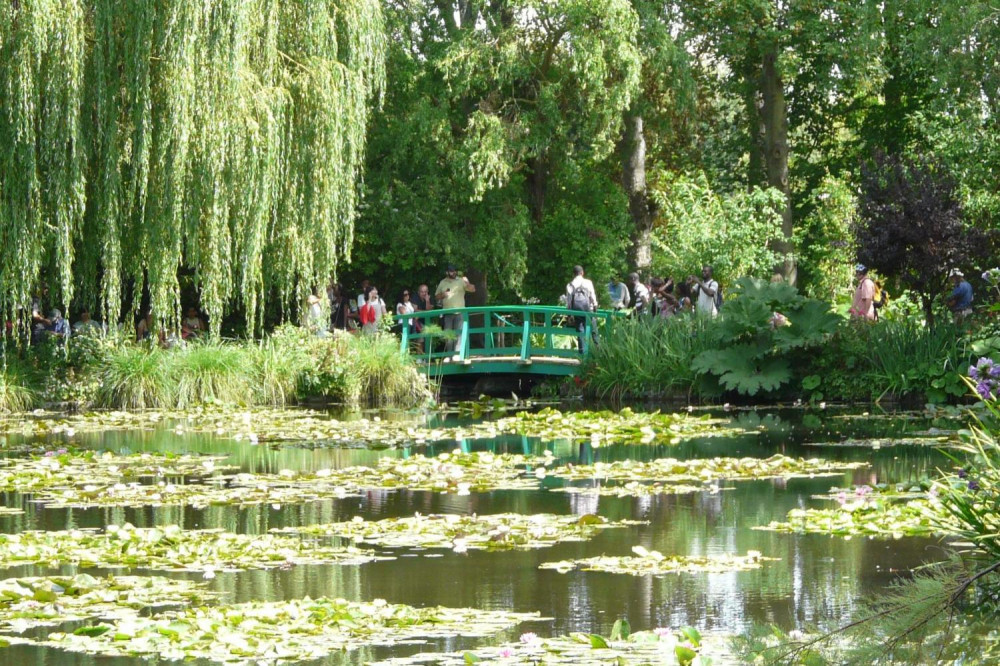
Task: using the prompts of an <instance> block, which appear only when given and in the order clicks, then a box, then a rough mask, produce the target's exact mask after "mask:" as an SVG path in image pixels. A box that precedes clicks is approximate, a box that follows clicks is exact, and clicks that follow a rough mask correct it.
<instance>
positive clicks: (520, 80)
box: [358, 0, 639, 293]
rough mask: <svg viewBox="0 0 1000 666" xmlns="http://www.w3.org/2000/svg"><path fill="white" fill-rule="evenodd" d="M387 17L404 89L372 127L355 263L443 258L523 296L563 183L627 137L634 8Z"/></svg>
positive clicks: (405, 1)
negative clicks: (533, 238)
mask: <svg viewBox="0 0 1000 666" xmlns="http://www.w3.org/2000/svg"><path fill="white" fill-rule="evenodd" d="M388 11H389V17H390V22H391V25H392V31H393V33H392V34H393V38H392V43H393V47H392V50H391V55H390V65H389V67H390V75H391V76H392V77H393V80H394V81H395V85H394V86H392V88H391V89H390V90H389V98H388V99H387V103H386V111H385V114H384V115H383V116H381V117H380V119H378V120H376V123H375V125H374V127H373V137H372V142H373V143H372V145H373V150H372V152H371V153H370V160H369V165H370V168H369V174H370V175H369V177H368V188H369V191H370V192H372V194H373V196H372V197H371V198H370V199H369V202H368V207H367V209H366V212H365V216H364V230H363V231H362V238H360V239H359V241H360V246H359V261H358V264H359V265H360V267H361V270H364V271H368V272H372V273H375V274H378V275H381V276H384V277H387V278H389V279H392V276H393V274H394V273H395V274H398V273H399V268H398V267H399V266H400V265H403V266H405V265H413V266H414V268H415V269H416V270H418V271H420V270H421V267H422V266H426V265H427V264H431V265H433V266H437V267H439V266H440V264H441V263H442V262H443V261H444V260H445V258H448V259H451V260H455V261H458V262H459V263H463V264H466V265H468V266H470V267H474V268H478V269H479V270H480V271H481V273H482V275H476V276H474V277H478V278H480V280H481V284H480V287H484V286H487V285H486V284H485V283H486V282H487V277H488V278H489V280H490V281H492V284H493V285H494V286H495V287H497V288H500V289H502V290H507V291H509V292H515V291H517V290H518V289H519V288H520V285H521V284H522V280H523V277H524V274H525V271H526V270H527V263H526V257H525V255H526V253H527V252H528V239H529V237H530V235H531V233H532V232H533V230H535V229H538V228H540V227H541V226H542V225H544V224H546V223H547V221H548V219H549V218H548V216H549V213H550V212H552V211H551V202H552V200H553V198H554V197H557V195H558V193H559V192H558V190H557V188H558V187H560V186H559V184H558V182H559V179H560V178H561V177H563V176H567V175H569V176H572V174H573V173H575V172H577V171H578V170H580V169H588V168H592V167H593V166H594V165H598V164H600V163H601V161H602V160H603V159H605V158H606V157H607V156H608V155H610V154H611V152H612V151H613V148H614V146H615V142H616V141H617V139H618V137H619V135H620V131H621V122H622V116H623V115H624V111H625V109H626V108H627V107H628V105H629V103H630V101H631V98H632V95H633V94H634V91H635V89H636V86H637V85H638V77H639V54H638V51H637V49H636V46H635V40H636V31H637V20H636V16H635V13H634V11H633V10H632V7H631V5H630V4H629V2H628V1H627V0H567V1H566V2H559V3H552V2H545V1H542V0H495V1H493V2H485V1H482V2H477V1H475V0H469V1H465V0H452V1H446V0H412V1H411V0H398V1H395V2H391V3H390V5H389V10H388ZM376 146H377V148H376ZM574 180H577V179H575V178H574ZM583 224H584V222H583V221H580V225H581V226H582V225H583ZM393 234H395V235H396V236H395V237H393V238H392V242H387V241H386V239H388V238H390V237H391V236H392V235H393ZM434 272H437V271H434ZM430 274H432V270H430V269H428V270H427V271H426V272H420V273H419V275H421V276H425V275H430ZM485 291H486V290H485V289H482V288H481V289H479V290H478V292H479V293H485Z"/></svg>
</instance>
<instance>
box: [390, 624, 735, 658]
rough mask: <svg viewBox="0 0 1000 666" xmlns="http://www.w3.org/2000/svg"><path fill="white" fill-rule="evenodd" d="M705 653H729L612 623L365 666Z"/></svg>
mask: <svg viewBox="0 0 1000 666" xmlns="http://www.w3.org/2000/svg"><path fill="white" fill-rule="evenodd" d="M708 655H712V656H713V657H720V658H721V657H726V656H728V655H729V650H728V649H727V647H726V646H725V644H724V643H723V641H721V640H718V637H705V636H702V634H701V632H699V631H698V630H697V629H694V628H693V627H683V628H681V629H678V630H672V629H670V628H669V627H657V628H656V629H653V630H651V631H636V632H630V629H629V625H628V621H627V620H618V621H616V622H615V625H614V627H613V628H612V631H611V635H610V636H601V635H599V634H585V633H580V632H575V633H572V634H569V635H567V636H557V637H554V638H541V637H539V636H537V635H535V634H534V633H525V634H522V635H521V638H520V640H518V641H512V642H507V643H503V644H501V645H496V646H489V647H483V648H478V649H476V650H475V651H467V652H450V653H434V652H422V653H418V654H415V655H413V656H410V657H397V658H394V659H386V660H384V661H377V662H374V663H373V664H372V665H371V666H411V665H415V664H440V665H441V666H466V665H467V664H473V663H479V662H482V663H496V664H573V665H575V666H606V665H607V664H677V665H678V666H691V665H692V664H695V663H699V662H698V661H697V660H698V659H699V657H701V658H702V659H705V661H703V662H701V663H706V664H707V663H711V661H710V658H709V657H708Z"/></svg>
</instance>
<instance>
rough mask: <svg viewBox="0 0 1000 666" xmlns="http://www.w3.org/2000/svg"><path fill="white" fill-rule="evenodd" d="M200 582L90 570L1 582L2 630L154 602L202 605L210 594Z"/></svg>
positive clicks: (125, 611)
mask: <svg viewBox="0 0 1000 666" xmlns="http://www.w3.org/2000/svg"><path fill="white" fill-rule="evenodd" d="M204 587H205V584H204V583H197V582H194V581H190V580H175V579H171V578H162V577H159V576H152V577H146V578H140V577H136V576H107V577H104V578H95V577H94V576H90V575H88V574H78V575H76V576H52V577H43V578H8V579H6V580H3V581H0V631H4V632H14V633H21V632H23V631H25V630H27V629H31V628H34V627H43V626H56V625H60V624H63V623H65V622H78V621H81V620H87V619H93V618H100V619H103V620H125V619H133V618H137V617H138V616H139V613H140V612H141V611H143V610H144V609H148V608H154V607H157V606H171V605H184V604H200V603H202V602H204V601H206V600H209V599H212V598H213V597H214V594H213V593H211V592H209V591H207V590H206V589H204Z"/></svg>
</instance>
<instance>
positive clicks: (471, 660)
mask: <svg viewBox="0 0 1000 666" xmlns="http://www.w3.org/2000/svg"><path fill="white" fill-rule="evenodd" d="M462 659H463V660H465V663H467V664H475V663H478V662H480V661H482V659H480V658H479V657H477V656H476V654H475V653H474V652H466V653H465V654H463V655H462Z"/></svg>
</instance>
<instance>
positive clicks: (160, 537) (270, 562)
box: [0, 523, 386, 574]
mask: <svg viewBox="0 0 1000 666" xmlns="http://www.w3.org/2000/svg"><path fill="white" fill-rule="evenodd" d="M376 559H386V558H377V557H376V556H375V555H374V554H373V553H371V552H368V551H362V550H359V549H357V548H353V547H339V546H326V545H320V544H317V543H314V542H312V541H307V540H303V539H301V538H294V537H287V536H279V535H275V534H257V535H250V534H233V533H231V532H224V531H222V530H184V529H182V528H181V527H179V526H177V525H161V526H159V527H149V528H143V527H133V526H132V525H131V524H130V523H124V524H122V525H108V526H107V527H105V528H104V529H103V530H93V529H78V530H67V531H58V530H50V531H29V532H21V533H18V534H2V535H0V567H4V568H6V567H14V566H19V565H23V564H43V565H47V566H53V567H54V566H60V565H66V564H72V565H76V566H79V567H87V568H90V567H100V568H102V569H113V568H118V567H125V568H129V569H155V570H158V571H205V572H211V573H213V574H214V573H215V572H216V571H239V570H241V569H267V568H277V567H283V568H289V567H293V566H296V565H302V564H363V563H365V562H372V561H374V560H376Z"/></svg>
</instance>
